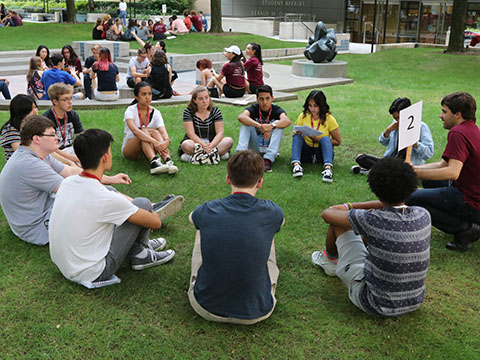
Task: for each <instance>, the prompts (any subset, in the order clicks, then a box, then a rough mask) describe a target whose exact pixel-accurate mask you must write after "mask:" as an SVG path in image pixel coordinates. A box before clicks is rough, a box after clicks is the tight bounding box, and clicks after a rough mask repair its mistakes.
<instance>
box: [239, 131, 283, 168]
mask: <svg viewBox="0 0 480 360" xmlns="http://www.w3.org/2000/svg"><path fill="white" fill-rule="evenodd" d="M282 136H283V129H273V130H272V132H271V136H270V140H265V138H264V137H263V134H257V130H256V128H255V127H254V126H245V125H242V126H241V127H240V135H239V136H238V145H237V150H236V151H242V150H249V149H250V150H255V151H256V152H258V153H260V147H267V149H266V152H265V154H264V155H263V157H264V158H265V159H268V160H270V161H271V162H274V161H275V158H276V157H277V154H278V149H279V148H280V142H281V141H282Z"/></svg>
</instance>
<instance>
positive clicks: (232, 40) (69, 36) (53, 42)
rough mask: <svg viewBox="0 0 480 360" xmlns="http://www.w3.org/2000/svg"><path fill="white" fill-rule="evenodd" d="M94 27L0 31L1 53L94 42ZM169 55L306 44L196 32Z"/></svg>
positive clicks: (173, 44) (176, 42) (30, 26)
mask: <svg viewBox="0 0 480 360" xmlns="http://www.w3.org/2000/svg"><path fill="white" fill-rule="evenodd" d="M92 28H93V24H85V23H82V24H75V25H71V24H39V23H24V25H23V26H22V27H7V28H2V29H1V30H2V31H0V51H7V50H32V49H36V48H37V47H38V45H40V44H44V45H46V46H47V47H48V48H50V49H59V48H62V47H63V46H64V45H66V44H70V45H71V44H72V41H79V40H92ZM165 41H166V44H167V50H168V52H170V53H181V54H197V53H209V52H221V51H223V49H224V48H225V47H228V46H230V45H232V44H236V45H238V46H240V48H241V49H245V47H246V46H247V44H248V43H250V42H257V43H259V44H261V45H262V48H264V49H278V48H284V47H303V46H305V45H304V44H299V43H294V42H285V41H280V40H275V39H270V38H266V37H263V36H258V35H251V34H244V33H235V34H229V33H225V34H215V35H213V34H209V33H196V34H187V35H183V36H177V37H176V38H175V39H171V40H165ZM139 47H140V45H139V44H138V43H137V42H136V41H131V42H130V48H131V49H138V48H139Z"/></svg>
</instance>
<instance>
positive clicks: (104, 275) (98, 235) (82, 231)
mask: <svg viewBox="0 0 480 360" xmlns="http://www.w3.org/2000/svg"><path fill="white" fill-rule="evenodd" d="M112 141H113V138H112V136H111V135H110V134H109V133H108V132H106V131H104V130H100V129H88V130H86V131H85V132H83V133H82V134H80V135H78V136H77V138H76V139H75V141H74V149H75V153H76V154H77V156H78V158H79V159H80V162H81V164H82V167H83V169H84V171H83V172H82V173H81V174H79V175H75V176H72V177H70V178H69V179H67V180H68V181H64V182H62V184H61V185H60V188H59V190H58V192H57V196H56V199H55V204H54V206H53V210H52V214H51V217H50V227H49V240H50V256H51V258H52V260H53V262H54V263H55V264H56V265H57V267H58V268H59V269H60V271H61V272H62V274H63V275H64V276H65V277H66V278H67V279H69V280H72V281H76V282H82V281H87V282H95V281H105V280H108V279H110V278H111V277H112V276H113V275H114V274H115V272H116V271H117V270H118V269H119V267H120V265H121V264H122V262H123V260H124V259H125V258H127V257H128V258H129V259H130V260H131V264H132V268H133V269H134V270H142V269H145V268H148V267H151V266H155V265H160V264H164V263H166V262H168V261H170V260H171V259H172V258H173V257H174V255H175V252H174V251H173V250H167V251H156V250H161V249H163V248H164V247H165V244H166V241H165V239H163V238H158V239H154V240H149V233H150V229H159V228H160V227H161V225H162V222H161V219H160V216H159V215H158V214H157V213H155V212H153V211H152V204H151V202H150V201H149V200H148V199H146V198H136V199H133V200H131V199H129V198H127V197H126V196H124V195H122V194H120V193H118V192H116V191H111V190H109V189H107V188H106V187H105V186H103V185H102V184H101V183H100V181H99V180H98V179H100V178H101V177H102V176H103V173H104V172H105V171H109V170H110V169H111V168H112V153H111V147H110V143H111V142H112ZM174 199H175V197H173V198H171V201H170V203H169V204H167V205H166V207H169V205H171V206H173V207H177V206H178V203H176V201H174ZM176 210H178V209H176ZM72 214H75V216H71V215H72Z"/></svg>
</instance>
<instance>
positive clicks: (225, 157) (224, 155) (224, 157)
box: [220, 151, 230, 160]
mask: <svg viewBox="0 0 480 360" xmlns="http://www.w3.org/2000/svg"><path fill="white" fill-rule="evenodd" d="M229 158H230V153H229V152H228V151H227V152H226V153H225V154H223V155H222V156H220V160H228V159H229Z"/></svg>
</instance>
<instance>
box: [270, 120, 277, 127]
mask: <svg viewBox="0 0 480 360" xmlns="http://www.w3.org/2000/svg"><path fill="white" fill-rule="evenodd" d="M271 125H272V128H273V129H275V128H276V127H277V120H275V121H273V122H272V123H271Z"/></svg>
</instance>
